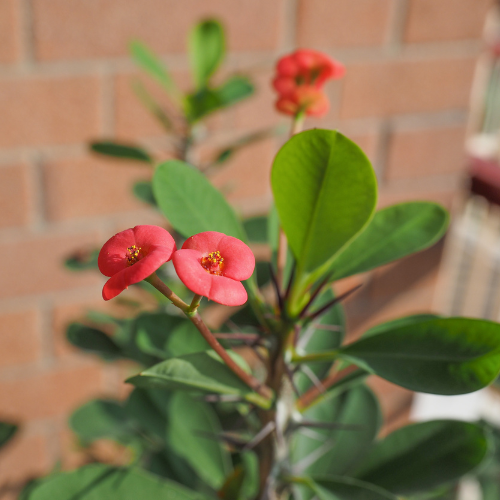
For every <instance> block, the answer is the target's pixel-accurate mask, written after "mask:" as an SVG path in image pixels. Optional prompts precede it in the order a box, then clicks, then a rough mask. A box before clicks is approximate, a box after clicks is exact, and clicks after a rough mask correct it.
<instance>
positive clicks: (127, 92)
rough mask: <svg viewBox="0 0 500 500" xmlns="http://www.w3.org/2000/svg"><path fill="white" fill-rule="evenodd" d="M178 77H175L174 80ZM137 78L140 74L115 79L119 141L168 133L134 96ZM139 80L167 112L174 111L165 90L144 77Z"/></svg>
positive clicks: (116, 128)
mask: <svg viewBox="0 0 500 500" xmlns="http://www.w3.org/2000/svg"><path fill="white" fill-rule="evenodd" d="M176 76H177V75H174V78H175V77H176ZM137 78H138V74H136V73H134V74H132V73H126V74H120V75H117V76H116V77H115V80H114V84H113V86H114V92H115V107H114V120H115V133H116V137H117V138H118V139H120V140H124V141H130V140H134V139H136V138H139V137H161V136H163V135H165V133H166V132H165V129H164V128H163V127H162V126H161V124H160V123H159V122H158V120H156V119H155V118H154V117H153V116H152V115H151V113H150V112H149V111H148V110H147V109H146V108H145V107H144V106H143V105H142V103H141V102H140V101H139V99H138V98H137V97H136V95H135V94H134V92H133V90H132V87H131V84H132V82H133V81H134V80H136V79H137ZM139 79H140V81H141V82H143V84H145V85H146V87H147V89H148V91H149V92H150V93H151V95H152V96H153V97H154V98H155V99H156V100H157V102H158V103H159V104H160V105H161V106H162V107H164V108H165V109H166V110H169V109H172V105H171V104H170V103H169V102H168V100H167V99H166V97H165V91H164V90H162V89H160V88H159V86H157V85H155V84H154V83H152V82H151V80H150V79H148V78H147V77H143V75H141V77H140V78H139ZM175 79H176V81H177V80H178V79H177V78H175Z"/></svg>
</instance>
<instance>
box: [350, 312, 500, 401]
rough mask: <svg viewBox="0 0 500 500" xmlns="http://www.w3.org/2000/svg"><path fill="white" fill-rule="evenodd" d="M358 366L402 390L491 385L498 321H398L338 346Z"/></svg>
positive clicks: (449, 390) (497, 359) (499, 359)
mask: <svg viewBox="0 0 500 500" xmlns="http://www.w3.org/2000/svg"><path fill="white" fill-rule="evenodd" d="M341 355H342V356H345V357H346V358H348V359H349V360H351V361H352V362H354V363H356V364H358V365H359V366H361V367H362V368H365V369H367V370H368V371H370V372H372V373H375V374H377V375H378V376H380V377H382V378H385V379H387V380H389V381H390V382H393V383H394V384H398V385H400V386H402V387H406V388H407V389H411V390H414V391H420V392H429V393H433V394H448V395H452V394H464V393H468V392H473V391H477V390H478V389H481V388H483V387H485V386H486V385H488V384H490V383H491V382H492V381H493V380H494V379H495V378H496V377H497V375H498V373H499V371H500V325H499V324H498V323H493V322H491V321H484V320H477V319H467V318H444V319H441V318H438V319H431V320H429V321H422V322H419V323H414V324H410V325H403V326H399V327H396V328H394V329H391V330H389V331H385V332H382V333H379V334H378V335H372V336H369V337H368V338H362V339H361V340H359V341H357V342H354V343H352V344H350V345H348V346H346V347H343V348H342V349H341Z"/></svg>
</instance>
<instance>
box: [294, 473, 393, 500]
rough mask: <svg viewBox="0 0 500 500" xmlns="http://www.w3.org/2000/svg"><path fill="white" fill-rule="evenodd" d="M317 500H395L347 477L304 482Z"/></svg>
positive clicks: (382, 492) (387, 494)
mask: <svg viewBox="0 0 500 500" xmlns="http://www.w3.org/2000/svg"><path fill="white" fill-rule="evenodd" d="M304 484H306V485H307V486H308V487H309V488H310V489H311V490H312V491H313V492H314V493H315V495H316V496H317V497H318V498H319V500H397V499H396V497H395V496H394V495H392V494H391V493H389V492H388V491H384V490H383V489H382V488H379V487H377V486H374V485H373V484H369V483H365V482H363V481H359V480H357V479H352V478H349V477H334V476H333V477H330V476H324V477H316V476H315V477H313V478H312V479H308V480H305V481H304Z"/></svg>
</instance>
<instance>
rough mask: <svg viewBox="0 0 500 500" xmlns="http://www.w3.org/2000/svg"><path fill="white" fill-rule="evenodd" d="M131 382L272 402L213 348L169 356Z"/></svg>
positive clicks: (265, 403) (260, 404)
mask: <svg viewBox="0 0 500 500" xmlns="http://www.w3.org/2000/svg"><path fill="white" fill-rule="evenodd" d="M127 382H128V383H129V384H133V385H135V386H137V387H159V388H164V389H169V390H185V391H203V392H209V393H214V394H231V395H235V396H240V397H241V398H244V399H246V400H248V401H250V402H253V403H255V404H257V405H259V406H263V407H268V406H269V404H270V402H269V401H266V400H263V398H262V397H261V396H259V395H258V394H256V393H254V392H252V391H251V389H250V388H249V387H247V385H246V384H245V383H244V382H243V381H241V380H240V379H239V378H238V377H237V376H236V375H235V374H234V373H233V372H232V371H231V370H230V369H229V368H228V367H227V366H226V365H225V364H224V363H223V362H222V360H221V359H220V358H219V357H218V356H217V354H215V353H214V352H213V351H206V352H197V353H193V354H186V355H185V356H179V357H178V358H171V359H167V360H166V361H163V362H162V363H159V364H157V365H154V366H152V367H151V368H148V369H147V370H144V371H143V372H141V373H140V374H139V375H136V376H135V377H131V378H129V379H128V380H127Z"/></svg>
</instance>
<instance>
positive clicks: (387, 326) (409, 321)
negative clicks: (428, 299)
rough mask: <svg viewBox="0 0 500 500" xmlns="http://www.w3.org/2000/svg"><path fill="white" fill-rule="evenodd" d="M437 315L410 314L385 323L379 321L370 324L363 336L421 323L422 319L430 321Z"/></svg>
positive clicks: (436, 317)
mask: <svg viewBox="0 0 500 500" xmlns="http://www.w3.org/2000/svg"><path fill="white" fill-rule="evenodd" d="M438 318H439V316H438V315H437V314H430V313H429V314H412V315H410V316H404V317H402V318H397V319H393V320H391V321H387V322H386V323H380V324H379V325H375V326H372V327H371V328H370V329H369V330H367V331H366V332H365V333H364V334H363V337H364V338H366V337H370V336H371V335H378V334H379V333H383V332H386V331H388V330H394V329H395V328H399V327H401V326H410V325H414V324H416V323H421V322H423V321H430V320H432V319H438Z"/></svg>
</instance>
